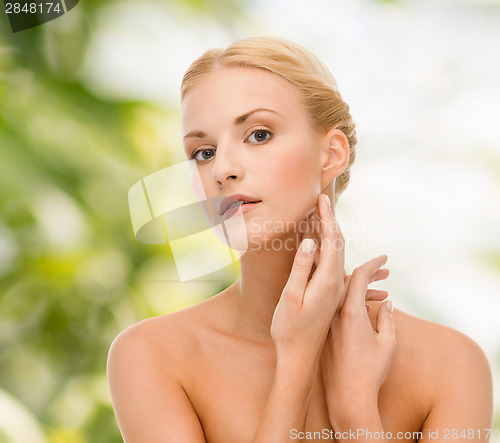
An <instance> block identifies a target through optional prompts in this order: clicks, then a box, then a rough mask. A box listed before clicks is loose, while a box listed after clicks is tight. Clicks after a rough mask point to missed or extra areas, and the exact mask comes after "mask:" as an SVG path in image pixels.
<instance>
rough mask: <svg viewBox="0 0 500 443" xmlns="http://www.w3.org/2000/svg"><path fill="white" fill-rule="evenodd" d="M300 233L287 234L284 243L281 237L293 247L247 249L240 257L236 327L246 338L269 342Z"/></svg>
mask: <svg viewBox="0 0 500 443" xmlns="http://www.w3.org/2000/svg"><path fill="white" fill-rule="evenodd" d="M300 235H301V234H300V233H299V234H297V233H294V234H290V235H289V237H288V238H290V240H289V241H288V242H286V243H284V242H283V240H285V239H286V238H281V244H287V245H290V246H291V245H292V244H293V247H287V248H280V249H279V250H272V249H273V248H269V250H266V248H262V249H260V250H248V251H247V252H246V253H245V254H243V255H242V256H241V257H240V270H241V277H240V279H239V280H238V282H237V284H236V285H235V286H234V288H235V289H234V291H235V299H236V300H237V301H236V304H235V307H236V318H235V320H236V324H235V327H236V328H237V330H238V331H239V333H240V334H243V335H244V336H245V337H247V338H249V339H251V340H254V341H258V342H262V343H264V344H271V343H272V340H271V333H270V328H271V323H272V319H273V314H274V310H275V309H276V305H277V304H278V301H279V299H280V296H281V293H282V291H283V289H284V287H285V285H286V283H287V281H288V278H289V276H290V271H291V269H292V264H293V260H294V258H295V254H296V252H297V247H298V245H299V242H300ZM292 242H293V243H292Z"/></svg>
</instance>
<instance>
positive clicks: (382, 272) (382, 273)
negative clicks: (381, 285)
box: [369, 268, 389, 283]
mask: <svg viewBox="0 0 500 443" xmlns="http://www.w3.org/2000/svg"><path fill="white" fill-rule="evenodd" d="M387 277H389V269H387V268H381V269H379V270H378V271H376V272H375V273H374V274H373V275H372V276H371V277H370V280H369V283H373V282H374V281H380V280H385V279H386V278H387Z"/></svg>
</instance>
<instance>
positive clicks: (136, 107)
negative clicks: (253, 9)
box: [0, 0, 238, 443]
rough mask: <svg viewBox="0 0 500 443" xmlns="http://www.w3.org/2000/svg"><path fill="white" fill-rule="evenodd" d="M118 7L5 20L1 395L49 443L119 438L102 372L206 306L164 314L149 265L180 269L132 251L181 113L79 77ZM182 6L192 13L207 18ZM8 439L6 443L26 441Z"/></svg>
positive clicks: (141, 249)
mask: <svg viewBox="0 0 500 443" xmlns="http://www.w3.org/2000/svg"><path fill="white" fill-rule="evenodd" d="M109 3H111V2H106V1H85V2H80V4H79V5H78V6H77V8H75V9H74V10H73V11H71V12H70V13H68V16H69V14H74V18H73V19H72V21H71V26H70V27H68V26H62V25H61V26H56V23H55V21H54V22H53V23H52V24H51V27H50V32H48V31H47V26H46V25H42V26H39V27H37V28H33V29H30V30H27V31H23V32H19V33H15V34H13V33H12V32H11V30H10V27H9V24H8V22H7V20H6V17H5V14H3V13H2V15H1V18H0V26H1V28H0V54H1V55H0V104H1V106H0V158H1V161H0V277H1V282H0V380H1V382H0V388H1V389H2V390H3V391H4V392H5V395H7V393H8V394H9V397H8V398H10V399H11V400H12V399H15V400H12V402H13V403H16V405H17V406H20V407H22V408H24V410H25V412H29V414H30V415H31V416H32V417H34V418H35V420H34V422H35V424H38V426H39V428H40V430H41V433H42V435H43V436H44V437H45V440H43V438H42V439H41V440H40V441H49V442H51V443H63V442H75V443H80V442H81V443H85V442H92V443H100V442H102V443H113V442H120V441H122V440H121V436H120V434H119V431H118V427H117V425H116V421H115V417H114V414H113V410H112V406H111V403H110V399H109V394H108V388H107V382H106V375H105V366H106V357H107V352H108V349H109V346H110V344H111V342H112V340H113V339H114V337H115V336H116V335H117V334H118V333H119V332H120V331H121V330H123V329H124V328H125V327H127V326H129V325H130V324H132V323H134V322H137V321H139V320H141V319H143V318H146V317H150V316H154V315H160V314H165V313H168V312H172V311H176V310H178V309H181V308H184V307H187V306H188V305H190V304H192V303H195V302H198V301H199V298H196V297H195V298H193V297H191V298H185V297H184V298H183V297H181V296H180V295H179V294H169V297H164V298H163V299H162V300H161V302H159V303H155V300H154V299H148V298H147V297H146V296H145V295H144V292H143V290H142V289H143V288H144V287H145V285H147V282H148V281H149V280H148V278H147V276H148V272H150V269H151V268H155V267H156V268H158V267H166V268H170V269H172V268H173V263H172V256H171V254H170V253H169V250H168V248H166V247H159V246H155V245H143V244H140V243H138V242H137V241H136V240H135V238H134V235H133V232H132V227H131V223H130V218H129V212H128V201H127V193H128V189H129V188H130V187H131V185H132V184H134V183H135V182H136V181H138V180H140V179H141V178H142V177H144V176H145V175H148V174H150V173H152V172H154V171H156V170H158V169H161V168H162V167H165V166H168V165H169V164H171V163H172V159H171V158H170V156H169V148H170V147H171V146H169V145H168V140H167V141H166V144H165V140H164V138H162V137H160V136H159V135H158V127H159V125H160V124H161V122H167V121H169V120H171V119H175V118H176V111H175V110H174V109H172V110H169V109H167V108H165V107H162V108H160V107H158V106H154V105H152V104H149V103H145V102H120V101H112V100H108V99H104V98H101V97H99V96H96V95H95V94H93V93H91V92H90V91H89V90H87V89H86V87H85V85H84V84H83V82H82V81H81V80H80V78H79V73H80V70H81V67H82V64H83V62H84V59H85V56H86V53H87V50H88V44H89V41H90V36H91V29H92V24H93V22H94V20H95V17H96V15H97V14H98V12H99V9H100V8H103V7H105V6H106V5H107V4H109ZM179 3H183V4H184V6H185V7H186V8H187V10H188V11H191V12H192V13H196V14H209V13H210V11H211V7H212V3H211V2H209V1H204V0H196V1H189V2H179ZM226 3H228V5H229V4H230V5H231V8H229V9H230V10H231V11H233V12H235V11H236V12H237V11H238V3H237V2H234V1H229V2H226ZM77 10H78V11H77ZM64 19H65V18H61V19H59V20H64ZM52 25H53V26H52ZM172 275H173V278H176V277H175V272H174V274H172ZM198 292H200V291H198ZM201 293H203V292H202V291H201ZM206 295H207V294H205V296H206ZM208 295H209V294H208ZM0 394H1V391H0ZM2 395H4V394H2ZM6 398H7V397H6ZM17 406H16V407H17ZM16 407H15V406H14V405H13V406H12V414H15V413H16V412H15V410H16ZM4 420H5V421H7V420H9V417H8V416H6V417H4ZM4 424H5V423H3V422H2V420H1V419H0V429H3V427H2V425H4ZM2 432H3V435H0V441H2V442H3V441H5V442H10V441H16V442H17V441H24V440H23V437H22V435H21V434H18V435H17V438H16V439H15V440H11V439H12V437H11V436H8V435H6V433H5V432H4V431H2ZM18 438H19V440H18ZM32 441H33V443H35V442H34V440H32Z"/></svg>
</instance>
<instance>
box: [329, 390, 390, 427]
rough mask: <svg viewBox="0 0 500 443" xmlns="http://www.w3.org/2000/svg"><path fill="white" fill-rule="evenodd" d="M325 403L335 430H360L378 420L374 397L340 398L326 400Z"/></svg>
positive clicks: (376, 403)
mask: <svg viewBox="0 0 500 443" xmlns="http://www.w3.org/2000/svg"><path fill="white" fill-rule="evenodd" d="M327 403H328V405H329V406H328V415H329V418H330V422H331V424H332V426H333V427H334V428H335V429H347V428H353V429H354V428H359V427H361V428H362V427H366V425H367V423H368V422H371V421H372V420H373V419H379V418H380V413H379V409H378V398H377V397H376V396H367V395H363V396H351V397H342V396H341V397H335V400H334V401H329V400H328V398H327ZM330 405H331V407H330Z"/></svg>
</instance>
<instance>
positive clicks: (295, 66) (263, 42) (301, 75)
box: [181, 37, 357, 202]
mask: <svg viewBox="0 0 500 443" xmlns="http://www.w3.org/2000/svg"><path fill="white" fill-rule="evenodd" d="M218 67H249V68H258V69H264V70H267V71H269V72H272V73H273V74H276V75H279V76H280V77H282V78H283V79H285V80H287V81H288V82H290V83H291V84H292V85H293V86H294V87H295V88H296V89H297V90H298V91H299V93H300V94H301V95H302V98H303V103H304V105H305V108H306V112H307V114H308V116H309V119H310V122H311V124H312V125H313V128H315V129H316V130H318V131H319V132H325V133H326V132H328V131H329V130H331V129H339V130H340V131H342V132H343V133H344V135H345V136H346V138H347V140H348V142H349V147H350V151H349V163H348V165H347V167H346V169H345V170H344V171H343V172H342V173H341V174H340V175H339V176H338V177H337V178H336V180H335V196H334V198H335V202H336V201H337V200H338V197H339V196H340V194H342V192H343V191H344V190H345V188H346V187H347V185H348V184H349V178H350V168H351V166H352V164H353V163H354V159H355V157H356V142H357V138H356V125H355V123H354V122H353V119H352V116H351V113H350V109H349V105H348V104H347V103H345V102H344V100H343V99H342V97H341V95H340V92H339V90H338V86H337V82H336V81H335V78H334V76H333V75H332V73H331V72H330V70H329V69H328V67H327V66H326V65H325V64H324V63H323V62H322V61H321V60H320V59H319V58H318V57H316V56H315V55H314V54H312V53H311V52H309V51H307V50H306V49H304V48H303V47H301V46H300V45H298V44H296V43H293V42H291V41H288V40H285V39H279V38H272V37H255V38H249V39H245V40H241V41H238V42H236V43H233V44H232V45H230V46H228V47H227V48H226V49H210V50H208V51H206V52H205V53H204V54H203V55H202V56H201V57H199V58H198V59H196V60H195V61H194V62H193V63H192V64H191V66H190V67H189V68H188V70H187V71H186V73H185V74H184V78H183V79H182V84H181V100H182V99H184V97H185V95H186V94H187V92H188V91H189V90H190V89H192V88H193V87H194V86H195V85H196V84H198V82H200V81H201V80H202V78H203V77H204V76H205V75H206V74H208V73H210V72H213V71H215V70H216V69H217V68H218Z"/></svg>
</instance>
